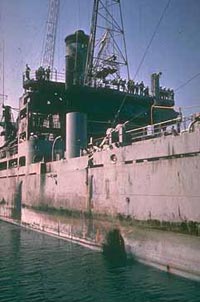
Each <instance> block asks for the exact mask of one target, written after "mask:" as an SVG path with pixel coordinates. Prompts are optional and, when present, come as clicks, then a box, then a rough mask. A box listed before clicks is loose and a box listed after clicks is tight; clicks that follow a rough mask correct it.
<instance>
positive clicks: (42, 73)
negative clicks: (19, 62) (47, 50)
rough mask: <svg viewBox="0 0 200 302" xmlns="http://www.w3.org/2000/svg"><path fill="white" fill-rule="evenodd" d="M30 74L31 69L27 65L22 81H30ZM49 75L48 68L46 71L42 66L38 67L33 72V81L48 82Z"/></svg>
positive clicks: (49, 70)
mask: <svg viewBox="0 0 200 302" xmlns="http://www.w3.org/2000/svg"><path fill="white" fill-rule="evenodd" d="M30 73H31V69H30V67H29V65H28V64H26V70H25V79H24V80H30ZM50 75H51V69H50V66H48V67H47V68H46V69H45V68H44V67H42V66H40V67H39V68H38V69H37V70H36V71H35V79H36V80H38V81H39V80H47V81H49V80H50Z"/></svg>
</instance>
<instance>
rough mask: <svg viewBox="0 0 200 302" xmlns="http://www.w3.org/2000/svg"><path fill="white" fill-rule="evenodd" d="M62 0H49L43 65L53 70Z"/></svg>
mask: <svg viewBox="0 0 200 302" xmlns="http://www.w3.org/2000/svg"><path fill="white" fill-rule="evenodd" d="M59 6H60V0H50V1H49V12H48V19H47V25H46V35H45V39H44V43H43V45H44V48H43V55H42V64H41V65H42V66H43V67H44V68H47V67H48V66H50V69H51V70H53V63H54V52H55V44H56V30H57V24H58V15H59Z"/></svg>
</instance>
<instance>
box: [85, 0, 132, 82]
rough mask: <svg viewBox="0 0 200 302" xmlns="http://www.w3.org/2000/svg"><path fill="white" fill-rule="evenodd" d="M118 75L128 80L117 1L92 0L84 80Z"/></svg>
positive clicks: (119, 8)
mask: <svg viewBox="0 0 200 302" xmlns="http://www.w3.org/2000/svg"><path fill="white" fill-rule="evenodd" d="M122 69H123V71H122ZM121 75H122V76H124V77H126V78H128V79H129V67H128V59H127V51H126V43H125V36H124V26H123V20H122V12H121V3H120V0H94V4H93V13H92V21H91V28H90V40H89V46H88V54H87V61H86V70H85V79H84V83H85V85H94V84H95V83H96V82H97V81H102V80H103V81H104V80H116V79H119V78H120V77H121Z"/></svg>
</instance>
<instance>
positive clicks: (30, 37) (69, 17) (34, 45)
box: [0, 0, 200, 115]
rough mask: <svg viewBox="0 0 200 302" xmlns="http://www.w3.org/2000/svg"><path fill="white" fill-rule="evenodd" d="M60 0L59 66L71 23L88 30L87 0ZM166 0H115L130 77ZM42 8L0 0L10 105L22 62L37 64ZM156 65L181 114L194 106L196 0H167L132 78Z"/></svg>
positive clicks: (199, 55)
mask: <svg viewBox="0 0 200 302" xmlns="http://www.w3.org/2000/svg"><path fill="white" fill-rule="evenodd" d="M60 1H61V5H60V14H59V21H58V29H57V38H56V52H55V67H56V69H57V70H58V71H59V72H64V64H65V63H64V60H65V59H64V58H65V43H64V39H65V37H66V36H67V35H69V34H71V33H73V32H75V31H76V30H77V29H83V30H84V31H85V32H86V33H88V34H89V31H90V20H91V15H92V5H93V1H92V0H73V1H72V0H60ZM168 1H169V0H121V6H122V15H123V23H124V29H125V39H126V46H127V53H128V61H129V68H130V75H131V78H134V75H135V73H136V70H137V68H138V66H139V64H140V62H141V59H142V57H143V55H144V52H145V50H146V48H147V45H148V44H149V41H150V40H151V38H152V35H153V32H154V31H155V28H156V26H157V24H158V21H159V19H160V17H161V15H162V13H163V10H164V8H165V7H166V5H167V3H168ZM47 14H48V0H34V1H32V0H0V94H2V89H3V83H2V82H3V81H2V80H3V75H2V66H3V60H2V44H3V41H4V45H5V46H4V49H5V59H4V68H5V74H4V82H5V94H6V95H8V100H7V101H6V102H7V103H8V104H10V105H11V106H12V107H18V99H19V97H20V96H21V95H22V93H23V90H22V73H23V71H24V70H25V65H26V64H27V63H28V64H29V66H30V67H31V69H32V70H36V69H37V68H38V67H39V65H40V60H41V53H42V45H43V40H44V36H45V24H46V21H47ZM160 71H161V72H162V76H161V86H163V87H167V88H171V89H174V90H175V101H176V107H177V108H178V107H180V106H181V107H182V108H183V112H184V114H185V115H187V114H189V113H191V112H200V97H199V87H200V0H171V1H170V3H169V6H168V8H167V10H166V13H165V15H164V17H163V19H162V22H161V24H160V26H159V27H158V30H157V31H156V34H155V36H154V39H153V41H152V43H151V45H150V48H149V50H148V52H147V55H146V56H145V60H144V62H143V64H142V66H141V68H140V71H139V73H138V74H137V77H136V78H135V80H136V81H138V82H140V81H142V80H143V81H144V83H145V85H149V86H150V75H151V74H152V73H154V72H160ZM197 74H199V76H196V77H195V75H197ZM193 77H195V78H194V79H193V80H191V81H189V80H190V79H191V78H193ZM188 81H189V83H188V84H187V85H185V86H184V83H186V82H188ZM182 85H183V87H182V88H179V87H180V86H182ZM191 107H192V108H191Z"/></svg>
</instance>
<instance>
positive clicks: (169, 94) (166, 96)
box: [159, 87, 174, 100]
mask: <svg viewBox="0 0 200 302" xmlns="http://www.w3.org/2000/svg"><path fill="white" fill-rule="evenodd" d="M159 93H160V99H161V100H174V90H173V89H167V88H165V87H164V88H163V87H160V91H159Z"/></svg>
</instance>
